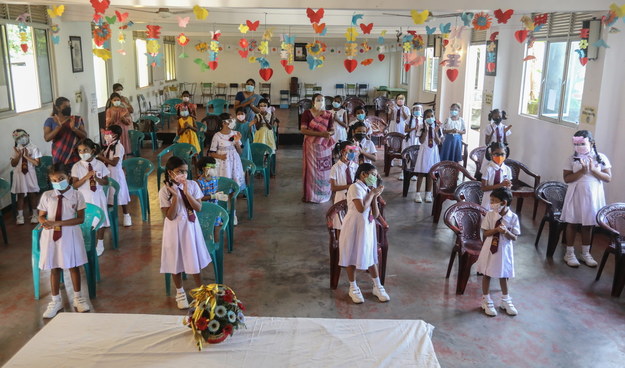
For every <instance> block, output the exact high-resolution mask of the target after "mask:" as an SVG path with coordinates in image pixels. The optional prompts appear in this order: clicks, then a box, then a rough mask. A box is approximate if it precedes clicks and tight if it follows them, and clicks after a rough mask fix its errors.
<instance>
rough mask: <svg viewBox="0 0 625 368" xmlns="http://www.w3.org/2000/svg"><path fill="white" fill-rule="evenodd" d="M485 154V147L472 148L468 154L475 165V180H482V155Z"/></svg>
mask: <svg viewBox="0 0 625 368" xmlns="http://www.w3.org/2000/svg"><path fill="white" fill-rule="evenodd" d="M485 154H486V146H481V147H477V148H474V149H473V150H471V153H469V158H470V159H471V161H473V162H474V163H475V175H474V176H475V179H476V180H478V181H480V180H482V162H484V155H485Z"/></svg>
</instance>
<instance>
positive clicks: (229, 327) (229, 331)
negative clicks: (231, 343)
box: [224, 325, 232, 335]
mask: <svg viewBox="0 0 625 368" xmlns="http://www.w3.org/2000/svg"><path fill="white" fill-rule="evenodd" d="M224 334H226V335H232V325H225V326H224Z"/></svg>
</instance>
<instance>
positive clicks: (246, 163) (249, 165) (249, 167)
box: [241, 158, 256, 180]
mask: <svg viewBox="0 0 625 368" xmlns="http://www.w3.org/2000/svg"><path fill="white" fill-rule="evenodd" d="M241 165H243V171H246V172H248V173H250V174H253V173H254V172H255V171H256V165H254V163H253V162H252V161H250V160H246V159H244V158H242V159H241ZM250 180H253V179H250Z"/></svg>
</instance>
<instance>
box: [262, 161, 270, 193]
mask: <svg viewBox="0 0 625 368" xmlns="http://www.w3.org/2000/svg"><path fill="white" fill-rule="evenodd" d="M269 175H270V169H269V168H268V167H267V168H265V169H264V170H263V179H264V180H265V197H266V196H268V195H269Z"/></svg>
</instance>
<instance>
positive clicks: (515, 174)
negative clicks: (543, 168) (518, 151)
mask: <svg viewBox="0 0 625 368" xmlns="http://www.w3.org/2000/svg"><path fill="white" fill-rule="evenodd" d="M505 164H506V165H508V166H509V167H510V171H512V180H511V181H512V186H513V187H514V186H516V185H518V184H519V183H521V182H520V179H519V175H520V174H521V171H523V172H524V173H525V174H527V175H529V176H531V177H534V178H537V177H538V178H540V176H538V175H536V174H534V173H533V172H532V171H531V170H530V169H529V168H528V167H527V166H525V164H524V163H522V162H520V161H516V160H513V159H510V158H508V159H506V161H505Z"/></svg>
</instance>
